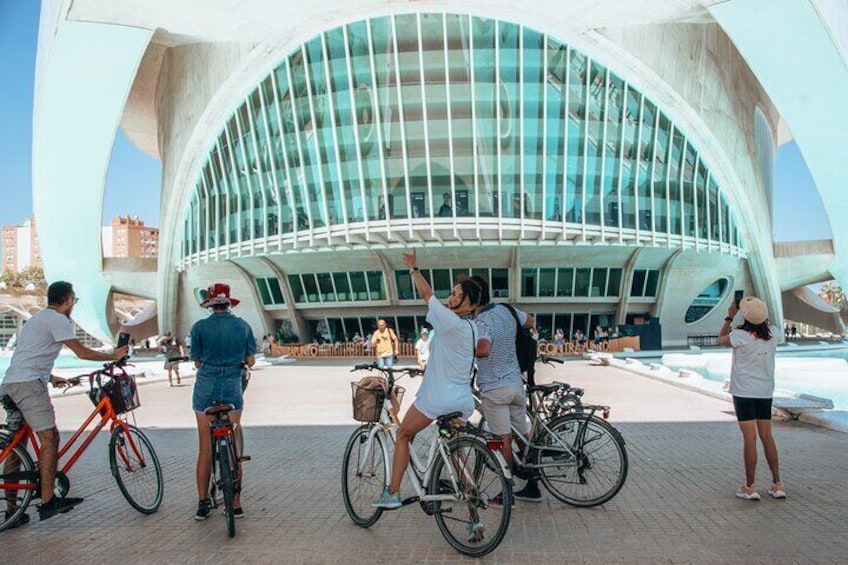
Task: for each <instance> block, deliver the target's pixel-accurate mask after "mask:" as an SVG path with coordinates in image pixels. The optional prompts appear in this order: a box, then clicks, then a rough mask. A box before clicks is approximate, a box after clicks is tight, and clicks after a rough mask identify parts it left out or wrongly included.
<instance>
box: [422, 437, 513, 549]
mask: <svg viewBox="0 0 848 565" xmlns="http://www.w3.org/2000/svg"><path fill="white" fill-rule="evenodd" d="M448 456H449V458H450V460H451V463H452V464H453V465H454V467H455V468H454V473H455V474H456V477H457V488H458V491H457V490H456V489H455V488H454V485H453V481H452V480H451V472H450V470H449V469H448V468H447V466H446V464H445V459H444V458H442V457H439V458H438V459H436V461H435V464H434V465H433V474H432V476H431V478H430V486H429V489H428V492H429V493H440V494H447V493H451V492H452V493H453V494H454V496H455V497H456V500H452V501H435V502H433V503H432V504H433V510H434V517H435V519H436V524H437V525H438V526H439V531H440V532H441V533H442V536H444V538H445V540H446V541H447V542H448V543H449V544H450V545H451V547H453V548H454V549H456V550H457V551H458V552H460V553H462V554H463V555H468V556H470V557H482V556H484V555H486V554H488V553H490V552H492V551H494V550H495V548H497V547H498V545H500V543H501V541H503V538H504V536H505V535H506V532H507V529H509V520H510V517H511V515H512V486H511V484H510V481H509V480H507V478H506V477H505V476H504V474H503V471H502V469H501V466H500V464H499V463H498V460H497V458H496V457H495V456H494V454H493V453H492V452H491V451H490V450H489V448H488V447H487V446H486V444H485V443H484V442H483V441H481V440H480V439H478V438H476V437H472V436H460V437H456V438H454V439H452V440H450V442H448ZM469 483H470V484H469ZM498 495H500V496H501V497H502V500H503V504H494V503H493V500H494V499H495V497H496V496H498ZM478 523H482V524H483V526H484V527H483V528H482V529H475V528H473V526H474V525H475V524H478ZM454 524H456V525H462V529H454V527H453V526H454ZM457 530H458V531H457ZM490 532H494V533H493V534H492V535H488V534H489V533H490Z"/></svg>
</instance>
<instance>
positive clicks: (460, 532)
mask: <svg viewBox="0 0 848 565" xmlns="http://www.w3.org/2000/svg"><path fill="white" fill-rule="evenodd" d="M372 369H377V370H380V371H382V373H383V374H384V375H385V385H386V386H385V387H384V388H383V387H377V388H375V389H374V390H375V395H376V396H377V398H376V400H377V403H376V408H375V409H374V411H373V416H371V417H369V418H368V419H369V420H370V421H367V422H366V423H364V424H363V425H361V426H360V427H359V428H357V429H356V431H354V432H353V434H352V435H351V436H350V439H349V440H348V442H347V447H345V453H344V462H343V466H342V494H343V497H344V505H345V509H346V510H347V513H348V515H349V516H350V518H351V520H353V521H354V523H355V524H357V525H358V526H361V527H364V528H367V527H369V526H371V525H373V524H374V523H375V522H377V520H379V519H380V516H381V515H382V514H383V511H384V510H383V509H382V508H374V507H373V506H372V505H371V503H372V501H373V499H374V497H375V496H376V495H377V494H379V493H380V492H381V491H382V490H383V488H384V487H385V486H386V485H387V484H388V482H389V478H390V477H391V461H392V451H393V447H394V444H395V440H396V437H397V428H398V421H399V419H398V415H397V410H398V408H399V399H398V398H397V396H396V392H397V391H398V389H399V388H400V387H395V375H396V374H400V376H401V377H402V376H410V377H413V376H416V375H421V374H423V372H422V371H421V370H420V369H418V368H411V367H410V368H406V367H404V368H400V367H399V368H394V369H390V368H386V369H380V368H378V367H377V365H376V364H367V365H357V366H356V367H354V369H353V370H354V371H361V370H372ZM356 384H357V383H354V385H356ZM354 411H355V412H356V409H355V410H354ZM460 414H461V413H460V412H454V413H451V414H444V415H442V416H439V417H438V418H437V419H436V420H435V421H434V422H433V424H431V425H430V426H429V427H428V428H425V429H424V430H422V431H421V432H420V433H419V434H418V436H425V437H427V438H428V439H429V449H428V452H427V454H426V457H425V458H422V457H421V456H419V454H418V453H416V449H417V448H415V447H412V448H411V449H410V465H409V467H408V469H407V477H408V478H409V482H410V484H411V485H412V488H413V490H414V491H415V496H412V497H409V498H407V499H405V500H404V501H403V505H404V506H406V505H409V504H414V503H416V502H417V503H419V504H420V505H421V508H422V509H423V510H424V512H426V513H427V514H428V515H430V516H433V517H434V518H435V519H436V524H438V526H439V531H440V532H441V533H442V535H443V536H444V538H445V539H446V540H447V542H448V543H449V544H450V545H451V546H452V547H453V548H454V549H456V550H457V551H459V552H460V553H463V554H465V555H469V556H472V557H480V556H483V555H486V554H487V553H489V552H491V551H492V550H494V549H495V548H496V547H498V545H499V544H500V543H501V541H502V540H503V538H504V536H505V535H506V531H507V528H508V527H509V519H510V515H511V511H512V476H511V474H510V471H509V469H508V468H507V465H506V461H505V460H504V458H503V456H502V455H501V453H500V449H501V447H502V446H503V440H502V439H501V438H499V437H497V436H493V435H491V434H488V433H486V432H483V431H481V430H478V429H476V428H474V427H472V426H466V424H465V423H463V422H462V421H461V420H459V416H460ZM360 417H361V416H360ZM418 436H417V437H418Z"/></svg>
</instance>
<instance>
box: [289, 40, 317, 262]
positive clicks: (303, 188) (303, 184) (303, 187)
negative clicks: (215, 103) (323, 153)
mask: <svg viewBox="0 0 848 565" xmlns="http://www.w3.org/2000/svg"><path fill="white" fill-rule="evenodd" d="M286 78H287V79H288V81H289V103H290V104H291V110H292V122H293V124H294V138H295V142H296V144H297V155H298V158H299V162H300V177H301V178H300V179H298V181H297V184H298V187H299V188H300V193H301V195H305V198H303V200H302V202H303V208H304V212H305V213H306V217H307V218H308V219H309V229H307V230H306V232H307V234H308V237H309V247H312V246H313V233H314V230H315V220H314V218H313V217H312V206H310V205H309V183H308V182H307V180H306V165H305V164H304V160H303V145H302V144H301V142H300V125H299V124H298V116H297V106H296V105H295V100H294V96H295V94H294V90H293V86H294V81H293V80H292V70H291V62H290V58H289V57H286ZM307 80H308V79H307ZM289 184H291V185H292V190H294V181H292V180H291V179H289ZM292 212H293V213H294V225H295V228H294V231H295V232H296V231H298V228H299V227H300V226H298V218H297V209H296V208H295V209H294V210H292Z"/></svg>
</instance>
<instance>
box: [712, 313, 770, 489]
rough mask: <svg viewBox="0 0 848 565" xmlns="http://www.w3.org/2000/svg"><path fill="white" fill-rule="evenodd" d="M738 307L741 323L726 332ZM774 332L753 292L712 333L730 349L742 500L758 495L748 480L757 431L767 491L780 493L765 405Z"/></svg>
mask: <svg viewBox="0 0 848 565" xmlns="http://www.w3.org/2000/svg"><path fill="white" fill-rule="evenodd" d="M739 311H741V312H742V315H743V316H744V321H743V323H742V325H740V326H738V327H736V328H735V329H733V330H732V331H731V329H730V324H731V322H733V317H734V316H736V313H737V312H739ZM776 336H777V333H776V331H775V328H773V327H770V326H769V320H768V307H767V306H766V304H765V302H763V301H762V300H760V299H759V298H754V297H753V296H746V297H745V298H743V299H742V300H741V301H740V302H739V308H738V309H737V307H736V304H735V303H732V304H731V305H730V308H728V309H727V317H726V318H725V319H724V325H722V327H721V330H720V331H719V334H718V343H719V345H724V346H727V347H732V348H733V360H732V365H731V369H730V394H732V395H733V408H734V410H735V411H736V419H737V420H738V421H739V429H740V430H742V440H743V443H744V447H743V453H744V458H745V484H744V485H742V486H740V487H739V489H738V490H737V491H736V496H738V497H739V498H744V499H745V500H759V499H760V493H759V492H757V488H756V486H755V485H754V482H755V478H756V470H757V435H759V436H760V441H761V442H762V444H763V452H764V453H765V456H766V462H767V463H768V466H769V469H770V470H771V475H772V485H771V488H769V489H768V493H769V494H770V495H772V496H773V497H774V498H786V491H784V490H783V483H782V482H781V481H780V469H779V466H778V455H777V444H776V443H775V441H774V437H773V436H772V431H771V405H772V397H773V396H774V357H775V351H776V348H777V337H776Z"/></svg>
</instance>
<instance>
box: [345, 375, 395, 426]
mask: <svg viewBox="0 0 848 565" xmlns="http://www.w3.org/2000/svg"><path fill="white" fill-rule="evenodd" d="M388 386H389V385H388V383H386V379H384V378H383V377H363V378H362V379H360V380H359V382H355V383H350V388H351V393H352V394H353V419H354V420H357V421H359V422H379V421H380V411H381V410H382V409H383V401H384V400H385V399H386V389H387V388H388Z"/></svg>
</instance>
